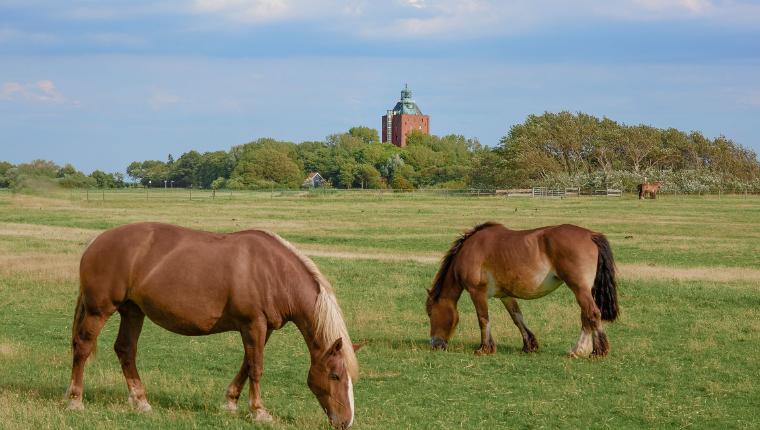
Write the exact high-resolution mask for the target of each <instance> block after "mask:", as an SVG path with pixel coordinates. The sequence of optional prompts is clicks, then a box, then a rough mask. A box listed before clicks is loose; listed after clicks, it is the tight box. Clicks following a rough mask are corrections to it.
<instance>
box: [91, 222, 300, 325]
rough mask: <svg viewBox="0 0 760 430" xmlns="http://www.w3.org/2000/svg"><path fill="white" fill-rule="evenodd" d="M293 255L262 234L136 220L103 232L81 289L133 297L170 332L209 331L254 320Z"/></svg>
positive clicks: (102, 297) (98, 295) (97, 295)
mask: <svg viewBox="0 0 760 430" xmlns="http://www.w3.org/2000/svg"><path fill="white" fill-rule="evenodd" d="M292 260H293V259H292V258H290V256H289V255H288V252H287V250H286V249H285V248H284V247H283V246H281V245H279V244H278V243H277V240H276V239H274V238H273V237H272V236H271V235H269V234H267V233H264V232H260V231H255V230H249V231H245V232H238V233H231V234H217V233H209V232H203V231H197V230H191V229H187V228H183V227H177V226H172V225H168V224H161V223H138V224H130V225H126V226H122V227H117V228H115V229H112V230H109V231H106V232H104V233H103V234H101V236H99V237H98V238H97V239H96V240H95V241H94V242H93V243H92V244H91V245H90V246H89V247H88V249H87V250H86V251H85V254H84V255H83V257H82V264H81V269H80V272H81V281H82V290H83V293H85V294H86V295H87V296H89V297H93V298H94V300H97V301H102V302H107V301H111V302H112V303H113V304H114V306H117V307H118V306H119V305H120V304H121V303H123V302H126V301H130V302H133V303H135V304H137V305H138V306H139V307H140V309H142V311H143V312H144V313H145V314H146V315H147V316H148V317H149V318H150V319H151V320H153V321H154V322H155V323H157V324H158V325H161V326H162V327H164V328H166V329H168V330H171V331H174V332H178V333H183V334H207V333H212V332H218V331H225V330H230V329H234V328H235V327H234V325H235V323H234V320H239V319H246V318H253V317H254V316H253V315H252V314H253V313H256V312H257V309H259V308H263V307H266V306H267V304H268V303H271V302H272V300H273V298H272V295H273V294H274V293H273V291H272V290H275V289H276V288H277V285H276V283H277V282H278V281H279V282H282V276H279V275H278V273H279V271H280V270H281V268H282V267H291V268H292V267H296V268H297V264H295V263H294V262H293V261H292ZM288 265H289V266H288ZM291 271H292V270H291ZM296 275H297V273H296ZM294 276H295V275H294Z"/></svg>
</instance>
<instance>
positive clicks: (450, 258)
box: [428, 222, 498, 300]
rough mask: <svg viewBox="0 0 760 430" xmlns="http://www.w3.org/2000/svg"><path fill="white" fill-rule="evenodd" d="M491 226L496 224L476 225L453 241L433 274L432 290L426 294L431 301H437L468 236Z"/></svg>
mask: <svg viewBox="0 0 760 430" xmlns="http://www.w3.org/2000/svg"><path fill="white" fill-rule="evenodd" d="M493 225H498V224H497V223H495V222H485V223H483V224H480V225H477V226H475V227H474V228H473V229H472V230H470V231H468V232H465V233H464V234H462V235H461V236H460V237H459V238H458V239H457V240H455V241H454V243H452V244H451V248H449V252H447V253H446V255H445V256H444V257H443V260H441V267H440V268H439V269H438V273H436V274H435V279H433V288H431V289H430V291H429V293H428V294H429V295H430V297H432V298H433V300H438V297H440V296H441V291H442V290H443V283H444V280H445V279H446V275H447V274H448V273H449V270H450V269H451V265H452V264H453V263H454V257H456V255H457V253H458V252H459V250H460V249H462V245H463V244H464V241H465V240H467V239H469V238H470V236H472V235H473V234H475V233H477V232H479V231H480V230H483V229H484V228H487V227H491V226H493Z"/></svg>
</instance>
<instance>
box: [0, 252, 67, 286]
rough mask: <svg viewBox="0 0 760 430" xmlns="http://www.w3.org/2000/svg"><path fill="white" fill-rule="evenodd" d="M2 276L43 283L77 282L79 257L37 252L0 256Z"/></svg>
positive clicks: (0, 272)
mask: <svg viewBox="0 0 760 430" xmlns="http://www.w3.org/2000/svg"><path fill="white" fill-rule="evenodd" d="M0 275H2V276H21V277H24V278H27V279H31V280H34V281H41V282H54V283H64V282H76V281H77V280H78V279H79V255H71V254H49V253H37V252H33V253H24V254H18V255H0Z"/></svg>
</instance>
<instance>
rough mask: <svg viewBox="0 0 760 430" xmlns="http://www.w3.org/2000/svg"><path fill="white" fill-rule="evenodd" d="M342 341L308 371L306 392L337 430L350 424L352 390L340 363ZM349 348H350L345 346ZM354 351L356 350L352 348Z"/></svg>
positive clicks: (345, 371) (351, 421) (351, 416)
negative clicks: (316, 401)
mask: <svg viewBox="0 0 760 430" xmlns="http://www.w3.org/2000/svg"><path fill="white" fill-rule="evenodd" d="M343 348H344V346H343V339H342V338H338V340H336V341H335V343H333V344H332V346H331V347H330V348H328V349H327V351H325V352H324V353H323V354H322V356H321V357H319V358H318V359H317V360H316V361H314V362H313V363H312V364H311V368H309V378H308V383H309V388H310V389H311V391H312V393H314V395H315V396H317V400H319V404H320V405H321V406H322V409H323V410H324V411H325V413H326V414H327V418H329V419H330V424H331V425H332V426H333V427H335V428H338V429H347V428H349V427H351V424H353V422H354V387H353V384H352V382H351V375H349V373H348V369H346V365H345V360H344V359H343V352H342V351H341V350H342V349H343ZM348 348H351V345H349V346H348ZM354 349H359V348H358V347H356V346H354Z"/></svg>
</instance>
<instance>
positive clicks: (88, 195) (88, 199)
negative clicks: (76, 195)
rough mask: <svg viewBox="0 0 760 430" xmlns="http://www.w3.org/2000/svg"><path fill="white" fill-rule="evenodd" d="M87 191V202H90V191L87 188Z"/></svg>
mask: <svg viewBox="0 0 760 430" xmlns="http://www.w3.org/2000/svg"><path fill="white" fill-rule="evenodd" d="M85 191H86V192H87V201H88V202H89V201H90V189H89V188H87V189H86V190H85Z"/></svg>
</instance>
